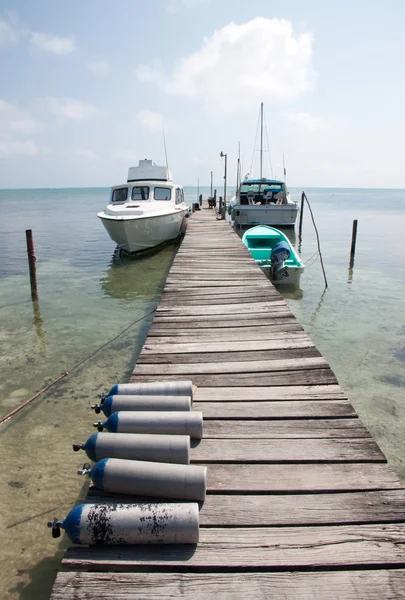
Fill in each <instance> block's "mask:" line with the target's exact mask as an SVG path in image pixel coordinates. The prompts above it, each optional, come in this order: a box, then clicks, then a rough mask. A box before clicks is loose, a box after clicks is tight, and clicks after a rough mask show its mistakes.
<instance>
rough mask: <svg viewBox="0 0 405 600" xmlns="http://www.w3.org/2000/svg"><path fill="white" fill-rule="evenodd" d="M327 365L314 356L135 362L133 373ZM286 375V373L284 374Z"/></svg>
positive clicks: (262, 370)
mask: <svg viewBox="0 0 405 600" xmlns="http://www.w3.org/2000/svg"><path fill="white" fill-rule="evenodd" d="M327 366H328V363H327V361H326V359H325V358H323V357H322V356H315V357H309V358H292V359H288V358H285V359H281V360H279V359H273V360H260V361H259V360H257V361H254V360H252V361H248V360H245V361H241V362H228V363H227V362H219V361H218V362H212V363H209V362H208V363H205V362H201V363H185V364H162V363H160V364H153V363H150V364H137V365H136V367H135V370H134V374H135V375H154V376H156V377H160V376H161V375H188V376H189V377H191V378H193V377H194V375H197V374H200V375H201V374H204V373H209V374H212V373H270V372H275V371H287V372H288V371H292V370H294V371H298V370H301V369H302V370H305V369H306V370H308V369H324V368H325V367H327ZM286 376H288V374H286Z"/></svg>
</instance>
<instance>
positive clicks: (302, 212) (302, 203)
mask: <svg viewBox="0 0 405 600" xmlns="http://www.w3.org/2000/svg"><path fill="white" fill-rule="evenodd" d="M304 200H305V193H304V192H302V194H301V208H300V224H299V228H298V237H299V238H300V239H301V234H302V217H303V216H304Z"/></svg>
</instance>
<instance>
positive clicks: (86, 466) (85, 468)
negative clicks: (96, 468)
mask: <svg viewBox="0 0 405 600" xmlns="http://www.w3.org/2000/svg"><path fill="white" fill-rule="evenodd" d="M90 473H91V464H90V463H84V465H83V466H82V468H81V469H79V470H78V471H77V474H78V475H90Z"/></svg>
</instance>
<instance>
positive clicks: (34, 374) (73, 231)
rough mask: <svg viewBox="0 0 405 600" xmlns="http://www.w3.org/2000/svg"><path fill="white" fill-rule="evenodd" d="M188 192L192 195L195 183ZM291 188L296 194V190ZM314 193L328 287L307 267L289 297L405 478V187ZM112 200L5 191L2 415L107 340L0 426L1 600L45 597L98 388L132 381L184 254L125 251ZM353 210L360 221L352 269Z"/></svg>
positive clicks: (0, 287)
mask: <svg viewBox="0 0 405 600" xmlns="http://www.w3.org/2000/svg"><path fill="white" fill-rule="evenodd" d="M186 191H187V193H188V196H189V198H190V199H191V200H193V201H194V200H195V198H196V190H193V189H189V190H186ZM200 191H201V192H203V193H204V194H207V192H208V191H209V190H208V189H201V190H200ZM292 192H293V196H294V197H295V198H299V190H292ZM306 192H307V196H308V198H309V200H310V202H311V206H312V208H313V211H314V214H315V219H316V224H317V226H318V229H319V233H320V238H321V247H322V252H323V257H324V262H325V268H326V273H327V277H328V282H329V287H328V289H327V290H326V292H325V293H323V287H324V286H323V278H322V272H321V270H320V266H319V261H318V262H315V263H314V264H313V265H312V266H308V267H307V269H306V271H305V273H304V274H303V276H302V278H301V289H294V290H288V289H285V290H283V291H282V293H283V294H284V295H285V297H286V298H287V300H288V302H289V304H290V306H291V308H292V310H293V311H294V313H295V314H296V316H297V317H298V319H299V320H300V322H301V323H302V324H303V325H304V327H305V328H306V330H307V332H308V333H309V334H310V335H311V337H312V339H313V340H314V342H315V344H316V345H317V346H318V348H319V350H320V351H321V352H322V353H323V354H324V355H325V357H326V358H327V359H328V360H329V362H330V364H331V366H332V368H333V370H334V371H335V373H336V375H337V376H338V379H339V382H340V384H341V386H342V387H343V388H344V389H345V391H346V392H347V393H348V395H349V398H350V400H351V401H352V402H353V404H354V405H355V408H356V410H357V411H358V412H359V414H360V417H361V418H362V420H363V421H364V423H365V424H366V425H367V427H368V428H369V429H370V431H371V432H372V433H373V435H374V437H375V438H376V439H377V441H378V442H379V444H380V445H381V447H382V449H383V450H384V452H385V453H386V455H387V457H388V459H389V461H390V463H391V465H392V466H393V467H394V468H395V470H396V471H397V473H398V474H399V475H400V476H401V477H403V478H405V465H404V463H403V456H404V445H405V444H404V442H403V440H404V430H405V409H404V388H405V307H404V306H405V303H404V302H403V297H404V295H405V277H404V275H405V246H404V243H403V234H402V232H403V230H404V226H405V191H401V190H389V191H382V190H325V189H322V190H321V189H313V190H306ZM107 197H108V190H103V189H84V190H13V191H6V190H3V191H0V208H1V214H2V219H1V222H0V252H1V256H2V260H1V261H0V278H1V279H0V316H1V323H2V327H1V330H0V366H1V372H2V377H1V382H0V390H1V395H0V404H1V408H0V412H1V414H5V413H6V412H8V411H9V410H11V409H12V408H14V407H15V406H17V405H18V404H20V403H21V402H22V401H24V400H26V399H27V398H29V397H30V396H31V395H33V394H34V393H35V392H36V391H38V390H39V389H41V388H42V387H44V386H45V385H46V384H47V383H49V382H51V381H53V380H55V379H56V378H57V377H59V376H60V374H61V373H62V372H64V371H71V369H72V367H74V365H77V364H78V363H80V362H81V361H82V360H84V359H86V357H88V356H89V355H91V354H92V353H94V352H95V351H96V350H97V349H98V348H100V347H101V346H103V345H104V344H106V343H107V345H106V346H105V347H103V348H102V349H101V350H100V351H99V352H97V353H96V354H94V355H93V356H92V357H91V358H90V359H89V360H87V361H86V362H84V363H83V364H82V366H81V367H79V368H77V369H75V370H73V371H72V372H71V373H70V374H69V375H68V376H67V377H66V378H64V379H62V381H61V382H60V383H58V384H57V385H55V386H54V387H52V388H51V389H50V390H49V391H48V392H47V393H46V394H44V395H43V396H41V397H40V398H38V399H37V400H36V401H34V402H33V403H32V404H31V405H30V406H29V407H28V408H27V409H25V410H24V411H22V412H21V413H19V414H18V415H17V416H16V417H14V418H13V419H12V420H10V421H8V422H7V423H6V424H4V425H2V426H1V442H0V443H1V453H2V460H3V469H2V474H1V480H2V486H1V490H2V492H1V494H2V497H1V503H0V506H1V513H0V520H1V524H2V530H3V544H2V549H1V554H0V559H1V572H2V574H3V577H2V581H1V583H0V597H2V598H3V597H4V598H22V599H34V598H35V599H37V598H38V599H39V598H47V597H48V594H49V591H50V589H51V587H52V583H53V577H54V573H55V571H56V569H57V566H58V562H59V560H60V557H61V555H62V549H63V547H64V543H65V541H64V538H61V540H62V542H58V541H57V540H53V539H52V537H51V535H50V532H49V531H48V530H47V529H46V523H47V521H48V520H52V518H53V517H54V516H58V517H63V516H65V515H66V513H67V512H68V511H69V509H70V507H71V506H72V505H73V504H74V503H75V502H76V501H77V499H78V498H79V497H80V495H81V494H82V495H83V494H84V490H82V488H83V486H84V480H83V478H80V477H79V476H77V475H76V474H75V473H76V470H77V469H78V468H80V467H81V466H82V464H83V462H85V455H84V454H83V453H80V454H76V453H74V452H73V451H72V449H71V444H72V443H77V442H84V441H85V440H86V439H87V437H88V436H89V435H91V433H93V431H94V429H93V428H92V423H93V422H94V421H95V420H96V419H95V415H94V413H93V411H91V410H90V405H91V404H92V403H93V402H94V401H95V400H96V396H97V394H99V393H101V392H102V391H105V390H106V389H108V388H109V387H110V386H111V384H113V383H115V382H117V381H125V380H127V379H128V377H129V374H130V373H131V371H132V369H133V365H134V363H135V360H136V357H137V354H138V353H139V350H140V348H141V347H142V343H143V340H144V339H145V336H146V334H147V330H148V326H149V324H150V322H151V319H152V315H150V316H148V317H145V315H148V313H150V312H151V311H152V310H153V308H154V307H155V306H156V304H157V302H158V300H159V296H160V293H161V290H162V288H163V284H164V281H165V277H166V274H167V272H168V270H169V268H170V265H171V262H172V260H173V257H174V255H175V250H176V244H171V245H168V246H167V247H165V248H163V249H162V250H160V251H159V252H155V253H150V254H148V255H144V256H142V257H140V258H136V259H124V258H120V257H119V256H116V255H115V253H114V244H113V243H112V242H111V241H110V240H109V238H108V236H107V234H106V233H105V231H104V228H103V227H102V225H101V223H100V222H99V220H98V219H97V217H96V216H95V214H96V212H97V211H98V210H100V209H102V208H103V207H104V205H105V204H106V201H107ZM354 218H357V219H358V220H359V229H358V240H357V252H356V261H355V267H354V269H353V271H352V272H351V273H350V272H349V270H348V262H349V252H350V240H351V229H352V220H353V219H354ZM28 228H32V229H33V234H34V243H35V251H36V255H37V258H38V261H37V278H38V290H39V303H38V305H36V306H33V305H32V302H31V298H30V288H29V278H28V267H27V258H26V250H25V233H24V231H25V229H28ZM295 244H296V245H298V244H297V240H295ZM316 249H317V248H316V239H315V234H314V230H313V227H312V223H311V221H310V217H309V212H308V210H306V209H305V212H304V231H303V241H302V245H301V256H302V258H303V259H304V261H305V262H307V263H308V264H310V263H311V260H308V259H310V257H311V256H313V255H314V254H315V253H316ZM135 321H138V322H136V323H135ZM132 323H134V325H133V326H132V327H130V328H129V329H128V330H127V331H126V332H125V333H123V334H122V335H119V334H120V333H121V332H122V331H123V330H124V329H126V328H127V327H128V326H130V325H131V324H132ZM116 336H119V337H117V338H116V339H115V340H114V341H111V342H109V340H112V339H113V338H115V337H116Z"/></svg>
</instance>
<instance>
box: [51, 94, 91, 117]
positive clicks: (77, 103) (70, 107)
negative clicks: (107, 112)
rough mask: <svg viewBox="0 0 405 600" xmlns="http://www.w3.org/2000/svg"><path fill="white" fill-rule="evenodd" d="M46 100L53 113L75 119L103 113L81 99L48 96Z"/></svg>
mask: <svg viewBox="0 0 405 600" xmlns="http://www.w3.org/2000/svg"><path fill="white" fill-rule="evenodd" d="M46 101H47V104H48V107H49V109H50V111H51V112H52V113H53V114H55V115H57V116H59V117H65V118H67V119H73V120H75V121H80V120H82V119H87V118H88V117H97V116H99V115H101V114H103V111H102V110H101V109H100V108H98V107H97V106H94V105H93V104H89V103H88V102H83V101H81V100H73V99H72V98H53V97H48V98H47V99H46Z"/></svg>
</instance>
